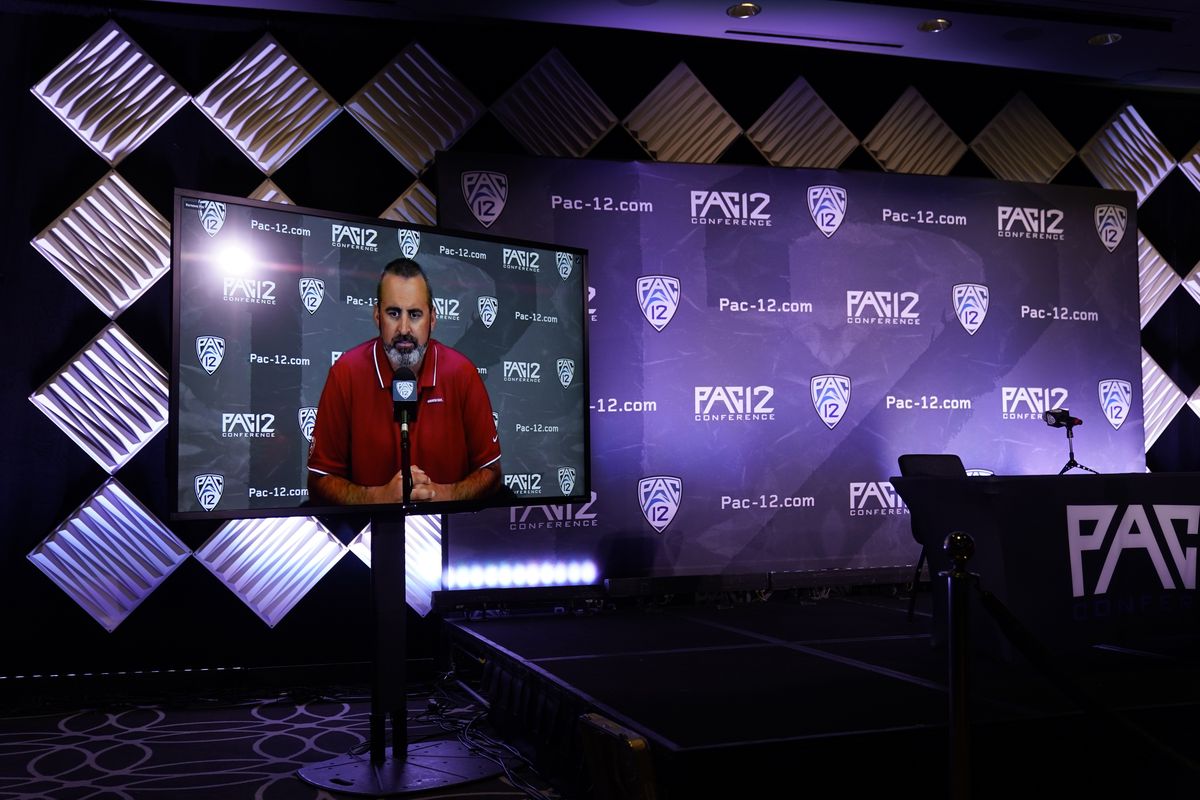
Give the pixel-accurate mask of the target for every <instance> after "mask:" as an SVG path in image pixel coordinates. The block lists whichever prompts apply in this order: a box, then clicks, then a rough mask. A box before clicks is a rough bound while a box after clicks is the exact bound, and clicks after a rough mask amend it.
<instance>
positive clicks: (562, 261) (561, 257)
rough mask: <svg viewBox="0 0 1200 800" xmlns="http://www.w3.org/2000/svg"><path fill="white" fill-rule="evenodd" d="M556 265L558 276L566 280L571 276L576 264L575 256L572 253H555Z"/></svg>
mask: <svg viewBox="0 0 1200 800" xmlns="http://www.w3.org/2000/svg"><path fill="white" fill-rule="evenodd" d="M554 265H555V266H557V267H558V277H560V278H562V279H563V280H564V281H565V280H566V279H567V278H569V277H571V270H572V269H573V268H574V265H575V257H574V256H572V255H571V254H570V253H555V254H554Z"/></svg>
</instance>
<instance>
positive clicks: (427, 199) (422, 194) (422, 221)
mask: <svg viewBox="0 0 1200 800" xmlns="http://www.w3.org/2000/svg"><path fill="white" fill-rule="evenodd" d="M379 216H381V217H382V218H383V219H390V220H394V221H396V222H411V223H412V224H414V225H430V226H433V225H436V224H437V198H436V197H434V195H433V192H431V191H429V188H428V187H426V186H425V184H423V183H421V182H420V181H414V182H413V185H412V186H409V187H408V188H407V189H405V190H404V194H402V195H400V196H399V197H397V198H396V199H395V200H394V201H393V202H392V205H391V206H390V207H389V208H388V209H387V210H386V211H384V212H383V213H382V214H380V215H379Z"/></svg>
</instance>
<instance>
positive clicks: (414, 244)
mask: <svg viewBox="0 0 1200 800" xmlns="http://www.w3.org/2000/svg"><path fill="white" fill-rule="evenodd" d="M396 241H398V242H399V243H400V255H402V256H404V257H405V258H416V256H417V253H418V252H420V250H421V232H420V231H414V230H409V229H408V228H397V229H396Z"/></svg>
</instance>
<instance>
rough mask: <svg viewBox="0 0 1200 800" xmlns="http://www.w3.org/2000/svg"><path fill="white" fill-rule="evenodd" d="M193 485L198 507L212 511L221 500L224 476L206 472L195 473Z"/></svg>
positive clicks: (223, 489)
mask: <svg viewBox="0 0 1200 800" xmlns="http://www.w3.org/2000/svg"><path fill="white" fill-rule="evenodd" d="M194 485H195V488H196V500H197V501H199V503H200V507H201V508H203V509H204V510H205V511H212V510H213V509H214V508H216V507H217V503H219V502H221V495H222V494H223V493H224V491H225V476H224V475H218V474H217V473H215V472H207V473H205V474H203V475H197V476H196V480H195V481H194Z"/></svg>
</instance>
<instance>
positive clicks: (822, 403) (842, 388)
mask: <svg viewBox="0 0 1200 800" xmlns="http://www.w3.org/2000/svg"><path fill="white" fill-rule="evenodd" d="M808 387H809V392H810V393H811V394H812V403H813V408H815V409H816V410H817V416H819V417H820V418H821V421H822V422H824V423H825V425H826V427H828V428H829V430H833V429H834V428H836V427H837V424H838V423H839V422H841V421H842V417H843V416H845V414H846V408H847V407H848V406H849V405H850V389H851V382H850V378H849V377H848V376H846V375H814V376H813V378H812V380H810V381H809V382H808Z"/></svg>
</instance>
